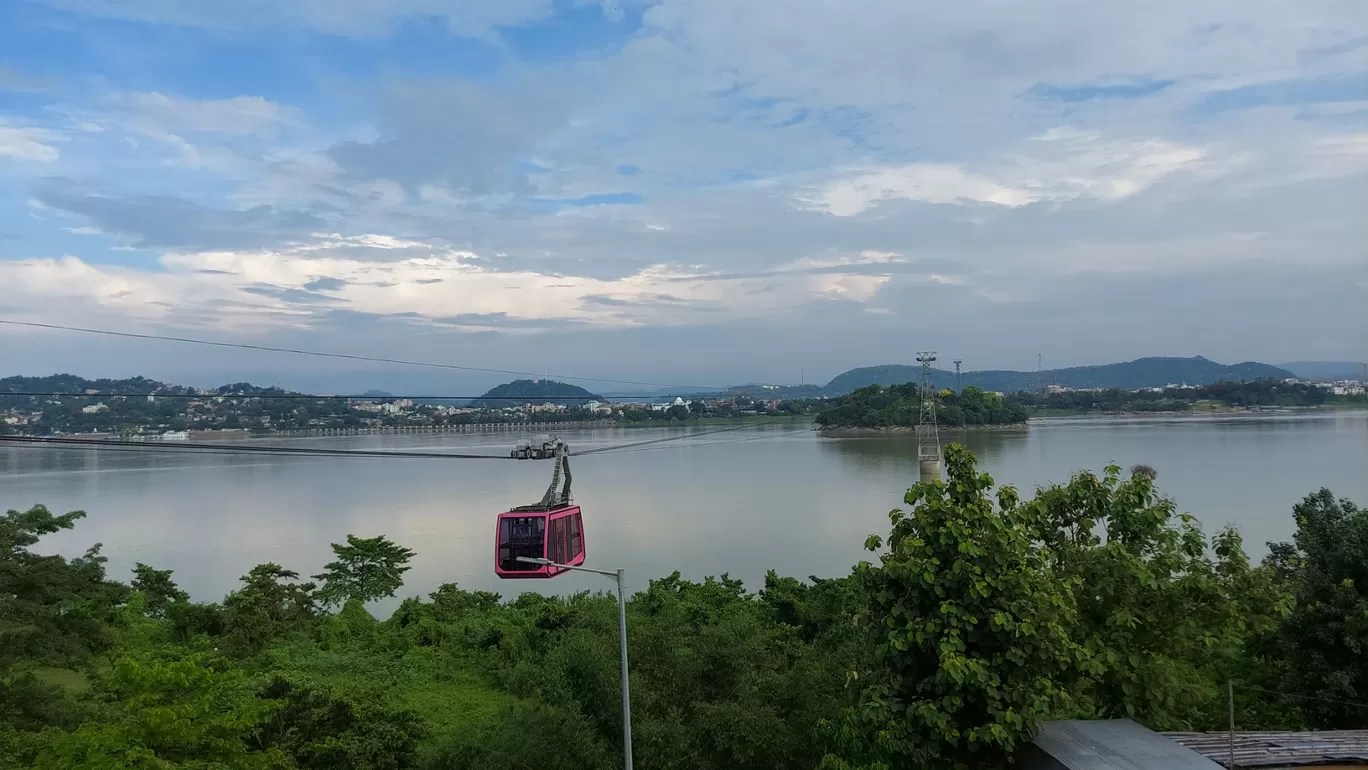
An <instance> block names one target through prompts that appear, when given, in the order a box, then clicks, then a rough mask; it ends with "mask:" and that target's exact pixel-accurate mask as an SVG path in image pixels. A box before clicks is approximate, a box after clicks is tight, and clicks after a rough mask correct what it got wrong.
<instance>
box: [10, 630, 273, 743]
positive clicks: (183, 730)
mask: <svg viewBox="0 0 1368 770" xmlns="http://www.w3.org/2000/svg"><path fill="white" fill-rule="evenodd" d="M99 688H100V689H99V695H100V697H101V699H102V700H103V701H105V702H106V703H108V704H109V705H110V706H111V708H109V709H107V710H106V711H104V712H103V718H102V719H99V720H92V721H90V722H87V723H86V724H84V725H82V726H81V727H80V729H78V730H76V731H74V732H70V733H67V732H63V731H61V730H55V729H50V730H48V731H46V732H44V733H43V734H42V736H41V738H42V739H43V740H44V743H45V744H46V745H45V746H44V747H43V749H42V750H41V751H40V753H39V755H38V759H37V762H36V763H35V767H37V768H38V769H39V770H58V769H59V768H60V770H104V768H111V767H121V768H147V770H154V769H155V770H164V769H165V770H169V769H171V768H185V769H186V770H190V769H191V768H195V769H196V770H198V769H199V768H224V769H225V770H267V769H268V768H279V769H280V770H285V769H286V768H288V767H289V765H288V763H287V762H288V761H287V760H286V759H285V757H284V755H283V754H281V753H280V752H279V751H278V750H276V749H268V750H265V751H257V750H253V748H252V747H250V746H248V744H247V741H248V739H249V738H250V737H251V735H252V734H253V732H254V731H255V730H256V727H257V724H258V723H259V722H261V721H262V720H263V719H264V718H265V717H266V716H267V715H268V714H270V713H272V712H273V711H275V710H276V709H277V708H279V704H277V703H274V702H272V701H268V700H262V699H259V698H257V697H256V693H255V692H254V691H253V689H252V687H251V686H250V684H249V682H248V681H247V678H246V675H245V674H243V672H242V671H239V670H236V669H233V668H231V667H229V666H228V665H227V664H226V662H224V661H223V660H221V659H215V658H213V657H210V656H206V655H202V654H189V655H185V656H184V657H181V658H178V659H172V660H159V659H134V658H129V657H125V658H120V659H119V660H118V661H117V662H116V663H115V665H114V669H113V671H111V672H110V673H109V675H108V676H107V677H105V678H103V679H102V680H101V681H100V683H99Z"/></svg>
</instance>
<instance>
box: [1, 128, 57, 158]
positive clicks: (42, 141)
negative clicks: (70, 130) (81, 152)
mask: <svg viewBox="0 0 1368 770" xmlns="http://www.w3.org/2000/svg"><path fill="white" fill-rule="evenodd" d="M60 138H61V137H60V136H59V135H58V134H57V133H56V132H54V131H49V130H47V129H42V128H26V127H23V126H9V125H5V124H4V123H3V122H0V157H9V158H17V159H19V160H32V161H37V162H39V163H51V162H53V161H55V160H57V159H58V158H59V157H61V153H60V152H58V150H57V148H56V147H53V146H52V145H51V144H49V142H57V141H60Z"/></svg>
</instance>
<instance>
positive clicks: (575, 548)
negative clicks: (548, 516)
mask: <svg viewBox="0 0 1368 770" xmlns="http://www.w3.org/2000/svg"><path fill="white" fill-rule="evenodd" d="M566 520H567V521H568V522H569V526H570V558H571V559H574V558H577V557H578V556H579V555H580V554H582V553H584V536H583V535H582V534H581V533H580V515H579V514H578V513H577V514H575V515H574V516H569V517H567V519H566Z"/></svg>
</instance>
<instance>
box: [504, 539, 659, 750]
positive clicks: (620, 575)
mask: <svg viewBox="0 0 1368 770" xmlns="http://www.w3.org/2000/svg"><path fill="white" fill-rule="evenodd" d="M517 559H518V561H521V562H526V563H528V564H543V565H547V566H551V567H560V568H561V569H572V570H576V571H578V572H592V573H594V574H595V575H604V576H607V577H610V578H614V579H615V580H617V588H618V653H619V657H620V658H621V661H622V770H632V693H631V690H630V683H629V679H628V674H627V592H626V589H624V588H623V586H624V585H626V583H627V570H624V569H619V570H618V571H617V572H609V571H608V570H603V569H591V568H589V567H575V566H571V565H569V564H560V563H558V562H554V561H551V560H550V559H538V558H534V557H531V556H519V557H517Z"/></svg>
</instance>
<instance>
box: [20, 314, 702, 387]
mask: <svg viewBox="0 0 1368 770" xmlns="http://www.w3.org/2000/svg"><path fill="white" fill-rule="evenodd" d="M0 324H3V325H5V326H24V327H28V328H31V329H49V330H53V331H63V332H78V333H81V334H101V335H105V336H108V337H123V338H126V339H135V340H158V341H161V342H181V343H186V344H190V345H207V346H210V347H216V348H235V349H239V350H258V351H265V352H268V353H289V354H292V355H296V356H315V357H319V358H341V359H346V360H349V361H370V362H374V363H381V364H396V365H399V366H423V367H428V368H432V369H454V370H456V371H462V372H482V373H485V374H511V375H513V376H515V377H534V378H546V379H556V380H577V381H580V382H608V383H614V384H618V385H648V386H651V387H663V388H668V387H687V388H698V389H699V390H724V388H712V387H707V386H702V385H679V384H678V383H676V384H673V385H671V384H669V383H659V382H645V381H642V380H615V379H612V378H610V377H572V376H570V375H567V374H554V375H553V374H549V373H544V372H520V371H516V370H513V369H494V368H490V367H485V366H465V365H461V364H443V363H438V362H436V361H409V360H406V359H402V358H386V357H384V356H366V355H359V354H353V353H325V352H322V351H318V350H303V349H300V348H281V347H275V346H274V345H254V344H251V343H247V342H220V341H217V340H202V339H196V338H194V337H174V336H171V335H167V334H140V333H136V332H118V331H113V330H111V329H90V328H86V327H82V326H66V325H64V324H49V323H39V322H37V321H16V320H14V319H10V318H0Z"/></svg>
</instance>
